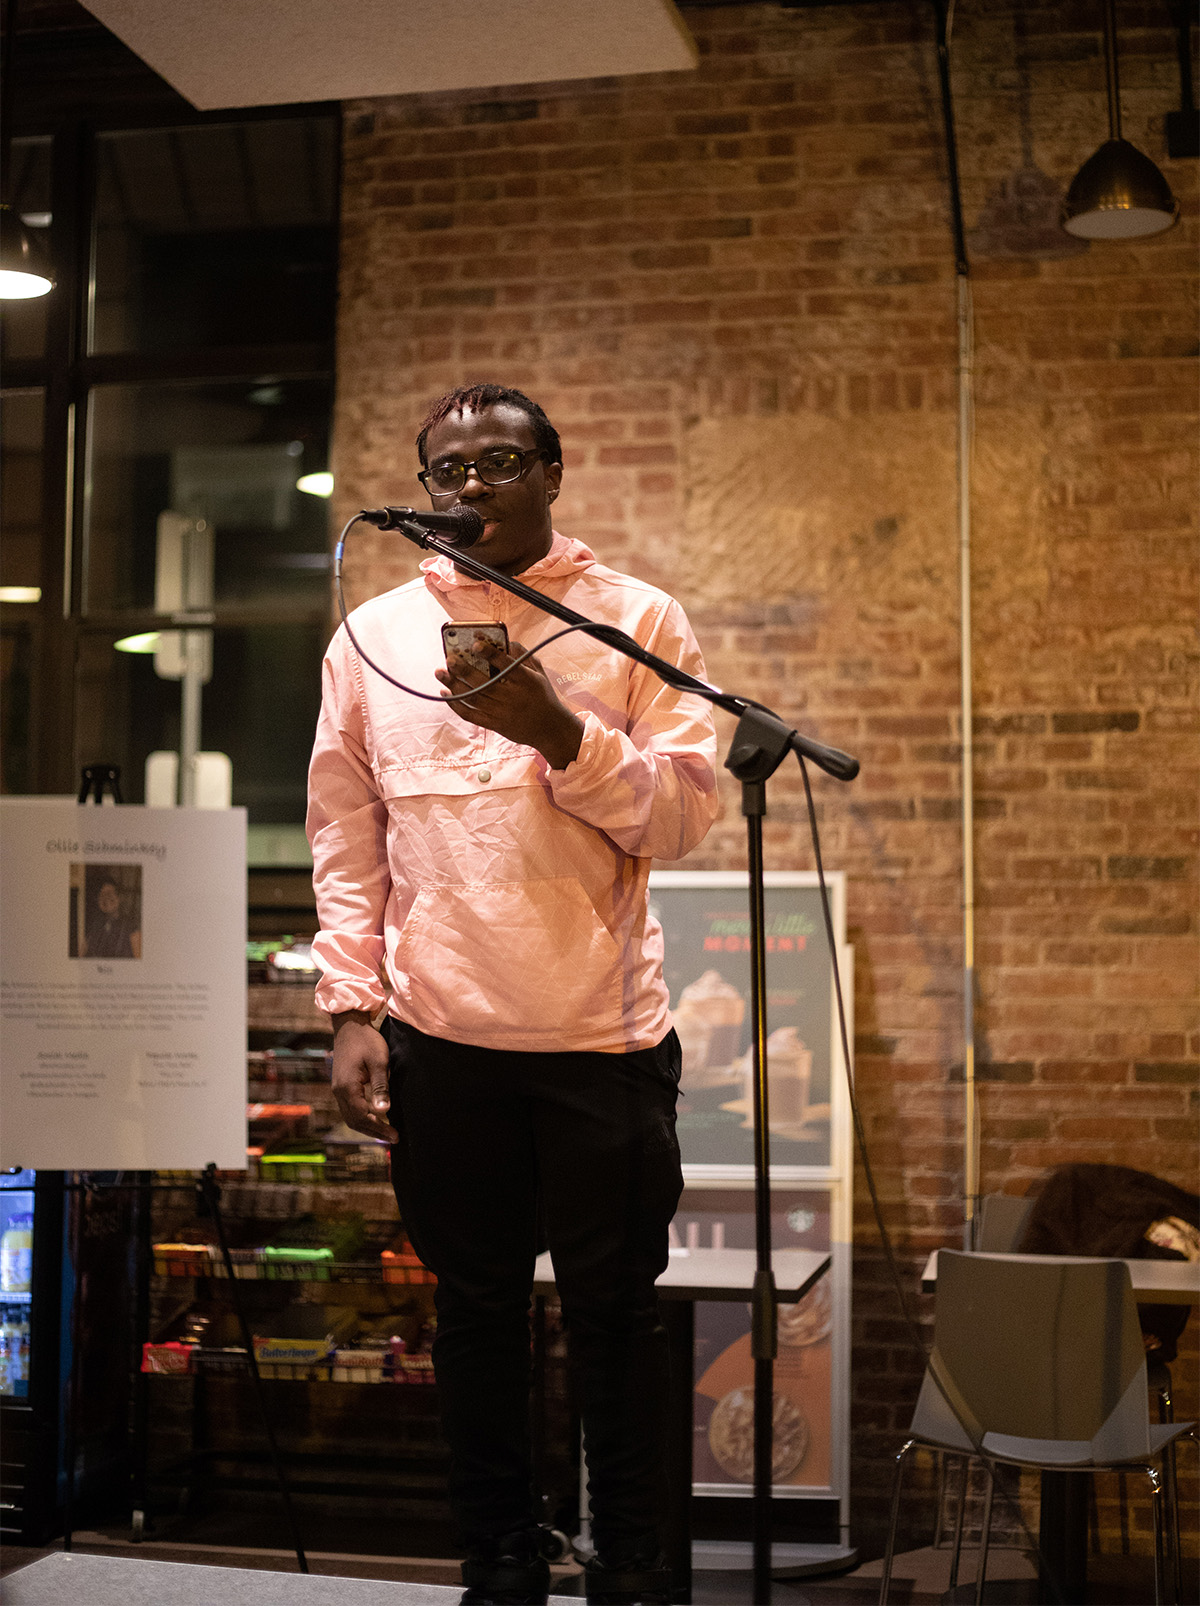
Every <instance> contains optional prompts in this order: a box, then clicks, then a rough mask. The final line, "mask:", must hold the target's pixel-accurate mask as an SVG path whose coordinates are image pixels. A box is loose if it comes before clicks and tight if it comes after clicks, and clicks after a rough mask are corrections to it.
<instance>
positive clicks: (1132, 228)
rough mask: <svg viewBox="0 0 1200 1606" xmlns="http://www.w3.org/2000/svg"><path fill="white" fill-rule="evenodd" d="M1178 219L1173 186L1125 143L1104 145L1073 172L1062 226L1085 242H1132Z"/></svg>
mask: <svg viewBox="0 0 1200 1606" xmlns="http://www.w3.org/2000/svg"><path fill="white" fill-rule="evenodd" d="M1178 216H1179V202H1178V201H1177V200H1176V199H1175V197H1174V196H1173V195H1172V194H1171V186H1170V185H1169V184H1168V183H1167V181H1166V179H1165V178H1164V177H1163V175H1162V174H1161V173H1160V172H1159V170H1158V168H1157V167H1155V165H1154V163H1153V162H1152V161H1151V160H1150V158H1149V157H1148V156H1143V154H1142V153H1141V151H1139V150H1138V148H1137V146H1136V145H1131V144H1130V143H1129V141H1128V140H1127V139H1109V140H1105V142H1104V144H1103V145H1101V147H1100V149H1099V150H1098V151H1097V152H1096V153H1095V155H1094V156H1089V157H1088V159H1087V161H1086V162H1085V163H1084V164H1083V166H1082V167H1081V168H1080V169H1079V171H1078V173H1076V175H1075V177H1074V178H1073V179H1072V181H1071V187H1070V189H1069V190H1068V191H1067V196H1066V200H1065V201H1064V202H1063V208H1062V226H1063V228H1064V229H1066V231H1067V233H1068V234H1075V235H1078V236H1080V238H1082V239H1085V240H1134V239H1137V238H1139V237H1140V236H1142V235H1146V234H1161V233H1162V231H1163V230H1164V229H1169V228H1170V227H1171V225H1172V223H1174V221H1175V219H1176V218H1177V217H1178Z"/></svg>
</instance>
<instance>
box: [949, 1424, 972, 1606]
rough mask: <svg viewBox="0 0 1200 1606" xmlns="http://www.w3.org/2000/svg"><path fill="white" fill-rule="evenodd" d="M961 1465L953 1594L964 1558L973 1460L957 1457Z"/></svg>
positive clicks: (952, 1573)
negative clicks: (964, 1518) (966, 1517)
mask: <svg viewBox="0 0 1200 1606" xmlns="http://www.w3.org/2000/svg"><path fill="white" fill-rule="evenodd" d="M956 1459H957V1461H958V1465H959V1474H958V1508H957V1510H956V1511H955V1513H954V1554H953V1555H952V1556H951V1558H950V1583H949V1586H948V1587H949V1589H950V1591H951V1592H953V1590H954V1586H955V1585H956V1584H957V1583H958V1563H959V1559H960V1557H961V1556H962V1536H963V1515H964V1513H965V1511H966V1509H967V1491H968V1489H969V1488H970V1486H971V1458H970V1456H966V1455H964V1456H958V1457H956Z"/></svg>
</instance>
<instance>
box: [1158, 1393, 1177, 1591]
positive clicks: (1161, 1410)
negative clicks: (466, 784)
mask: <svg viewBox="0 0 1200 1606" xmlns="http://www.w3.org/2000/svg"><path fill="white" fill-rule="evenodd" d="M1152 1384H1153V1386H1154V1388H1155V1392H1156V1393H1157V1394H1158V1420H1159V1421H1160V1422H1163V1423H1167V1422H1174V1420H1175V1405H1174V1401H1173V1400H1172V1398H1171V1373H1170V1371H1169V1370H1168V1369H1167V1367H1166V1366H1165V1365H1162V1364H1161V1363H1160V1365H1158V1366H1156V1367H1155V1369H1154V1376H1153V1379H1152ZM1177 1471H1178V1469H1177V1467H1176V1462H1175V1441H1174V1439H1172V1440H1171V1442H1170V1444H1168V1445H1167V1447H1166V1449H1165V1450H1164V1452H1163V1492H1164V1493H1165V1495H1166V1498H1167V1520H1168V1526H1169V1529H1170V1533H1171V1573H1172V1582H1173V1585H1174V1599H1175V1600H1177V1601H1178V1600H1182V1598H1183V1559H1182V1555H1181V1551H1182V1549H1183V1546H1182V1544H1181V1543H1180V1533H1179V1482H1178V1478H1177Z"/></svg>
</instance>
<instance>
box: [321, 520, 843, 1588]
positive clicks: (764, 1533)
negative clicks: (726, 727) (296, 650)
mask: <svg viewBox="0 0 1200 1606" xmlns="http://www.w3.org/2000/svg"><path fill="white" fill-rule="evenodd" d="M388 511H389V513H390V514H392V520H391V521H389V525H388V527H389V528H391V529H398V530H399V531H400V533H401V535H403V536H405V537H406V538H407V539H408V540H409V541H412V542H413V543H414V545H416V546H419V547H424V548H425V549H426V550H427V551H430V552H436V553H438V554H439V555H440V556H441V557H444V558H449V559H450V561H451V562H452V563H453V564H454V565H455V567H456V568H458V569H461V570H462V571H463V573H464V574H469V575H471V576H472V577H473V578H474V579H476V580H483V581H486V582H487V583H489V584H491V585H498V586H502V587H503V588H504V590H505V591H509V592H511V593H512V595H513V596H514V597H520V598H521V599H522V601H524V602H528V603H531V604H532V605H533V606H534V607H535V608H540V609H541V611H542V612H543V613H548V614H551V615H552V616H553V617H554V618H555V619H561V620H562V621H563V623H564V624H568V625H574V626H576V627H577V628H578V629H579V630H581V631H582V632H583V634H584V635H587V636H592V637H594V638H595V639H596V640H597V641H600V642H603V644H604V645H605V646H606V647H613V648H615V649H616V650H617V651H618V652H622V653H624V654H625V656H626V657H627V658H632V659H633V660H634V661H635V662H637V663H639V664H645V665H646V667H647V668H648V669H652V670H653V671H654V673H655V674H656V675H657V676H658V677H659V678H660V680H664V681H666V683H667V685H668V686H674V687H676V689H677V690H679V691H690V692H695V694H696V695H697V696H698V697H703V698H705V699H706V700H707V701H708V702H710V703H713V704H714V705H715V706H716V707H717V708H723V709H724V710H725V712H726V713H729V714H736V715H737V716H738V725H737V730H736V731H735V732H734V736H733V743H732V745H731V746H730V749H729V753H728V756H727V757H726V759H725V768H726V769H727V770H730V771H731V772H732V773H733V774H734V775H736V776H737V778H738V780H739V781H741V783H742V813H743V814H744V815H745V818H746V831H747V838H748V848H749V871H750V973H751V1014H752V1016H753V1066H754V1100H753V1107H754V1117H753V1118H754V1226H755V1237H754V1242H755V1250H756V1254H757V1263H756V1269H755V1274H754V1295H753V1301H752V1306H751V1311H752V1317H751V1329H750V1331H751V1354H752V1355H753V1357H754V1599H755V1601H756V1602H759V1603H765V1602H769V1601H770V1599H771V1455H772V1449H773V1437H774V1436H773V1433H772V1416H773V1409H774V1385H775V1354H776V1349H777V1339H776V1316H777V1305H776V1295H775V1276H774V1273H773V1271H772V1269H771V1171H770V1162H771V1147H770V1145H771V1139H770V1131H769V1128H768V1125H767V1115H768V1111H767V944H766V934H765V933H766V923H765V911H766V903H765V894H764V890H763V846H762V822H763V816H764V815H765V814H766V812H767V781H768V780H769V779H770V778H771V776H772V775H774V773H775V771H776V770H777V769H778V768H779V765H780V764H781V763H782V762H783V760H784V758H785V757H786V756H787V754H788V752H789V751H790V752H794V753H796V754H797V755H798V756H799V757H800V758H801V759H802V760H803V759H805V758H810V759H811V760H812V761H813V763H814V764H816V765H817V767H818V768H819V769H822V770H824V771H825V772H826V774H828V775H832V776H834V777H835V778H836V779H837V780H839V781H852V780H853V779H854V777H855V776H856V775H857V774H858V760H857V759H855V758H851V756H850V755H849V753H843V752H840V751H839V750H838V749H837V748H836V747H826V746H825V745H824V743H822V742H814V741H813V740H812V739H811V738H810V737H808V736H801V735H800V733H799V731H796V730H793V729H791V728H790V727H789V726H788V725H787V724H786V723H785V722H784V721H783V720H781V719H780V718H779V717H778V716H777V715H776V714H773V713H772V712H771V710H770V709H769V708H764V707H763V706H762V704H761V703H755V702H751V701H750V700H749V699H747V698H745V697H735V696H734V695H733V694H732V693H730V692H724V691H721V690H720V689H719V688H718V687H716V686H711V685H709V683H708V682H707V681H705V680H700V679H699V678H698V677H697V676H695V675H689V674H688V672H687V671H686V670H684V669H680V668H679V666H678V665H677V664H672V663H670V662H668V661H667V659H665V658H660V657H658V655H657V654H656V653H652V652H649V651H648V650H647V649H646V648H645V647H643V646H642V645H641V643H640V642H637V641H635V640H634V639H633V637H632V636H630V635H628V634H627V633H626V632H625V631H624V630H621V629H619V628H618V627H617V626H616V625H606V624H602V623H599V622H597V621H595V620H591V619H588V618H586V617H585V615H583V614H581V613H576V611H575V610H574V609H573V608H568V607H567V606H566V605H565V604H564V603H561V602H556V601H554V600H553V599H552V598H550V597H546V596H543V595H542V593H541V592H540V591H535V590H534V589H533V587H532V586H527V585H525V584H524V583H523V582H522V581H520V580H514V579H511V578H510V577H509V576H508V575H506V574H501V573H499V571H498V570H496V569H493V568H491V567H489V565H488V564H486V563H481V562H480V560H479V559H478V558H475V557H472V556H471V554H470V552H468V551H465V550H463V549H462V548H459V547H456V546H454V545H453V544H452V543H450V542H447V541H442V540H439V539H438V537H437V536H435V535H432V534H430V532H429V531H428V530H426V529H424V528H423V527H422V525H421V524H419V523H418V522H417V521H416V520H415V519H405V518H403V517H402V516H401V510H399V509H389V510H388ZM363 516H364V515H363V514H360V515H359V517H360V518H362V517H363ZM367 516H368V517H370V516H369V515H367ZM352 522H353V521H352ZM371 522H375V521H374V520H371Z"/></svg>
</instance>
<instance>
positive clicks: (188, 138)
mask: <svg viewBox="0 0 1200 1606" xmlns="http://www.w3.org/2000/svg"><path fill="white" fill-rule="evenodd" d="M96 159H97V196H96V206H97V212H96V240H95V288H94V300H93V308H92V331H91V349H92V350H93V351H95V352H121V351H142V352H153V351H168V350H177V349H179V348H181V347H205V346H235V345H267V344H271V343H273V342H277V341H282V342H289V341H305V340H325V339H329V338H331V337H332V334H333V310H334V291H335V283H336V273H337V240H336V227H335V224H336V215H335V209H336V161H337V125H336V123H335V121H334V119H332V118H328V117H325V118H284V119H281V120H278V121H270V122H251V123H221V124H210V125H207V126H205V127H202V128H178V129H175V128H168V129H152V130H149V131H137V132H128V133H117V134H102V135H100V136H99V138H98V140H97V143H96Z"/></svg>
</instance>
